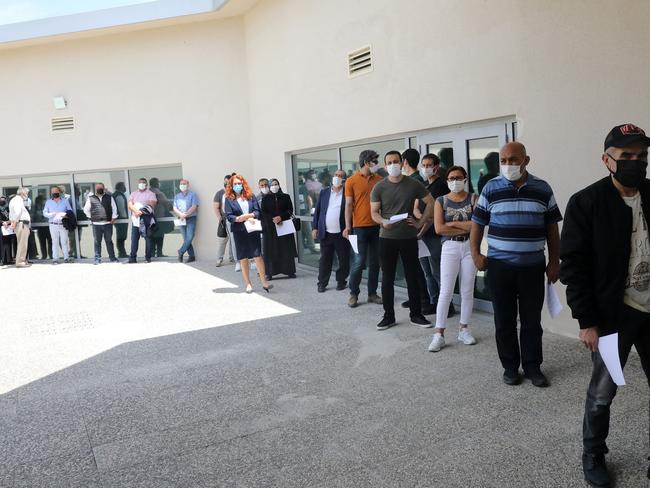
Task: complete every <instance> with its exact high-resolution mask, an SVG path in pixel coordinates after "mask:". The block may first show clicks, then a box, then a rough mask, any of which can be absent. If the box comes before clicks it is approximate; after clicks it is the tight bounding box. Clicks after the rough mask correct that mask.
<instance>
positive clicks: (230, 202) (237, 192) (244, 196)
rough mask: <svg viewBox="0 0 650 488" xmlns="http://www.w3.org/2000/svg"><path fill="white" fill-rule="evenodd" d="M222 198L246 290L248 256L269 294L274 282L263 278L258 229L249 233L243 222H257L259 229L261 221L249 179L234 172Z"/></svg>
mask: <svg viewBox="0 0 650 488" xmlns="http://www.w3.org/2000/svg"><path fill="white" fill-rule="evenodd" d="M225 197H226V198H225V208H224V213H225V215H226V218H227V219H228V222H230V224H231V231H232V238H233V239H234V240H235V251H236V252H237V259H238V260H239V264H240V265H241V271H242V276H243V278H244V284H245V285H246V293H252V292H253V285H252V283H251V279H250V269H249V265H248V260H249V259H254V260H255V266H256V267H257V272H258V273H259V275H260V281H261V282H262V288H264V290H265V291H266V292H267V293H268V292H269V290H270V289H271V288H273V285H271V284H269V283H268V281H267V279H266V270H265V269H264V261H263V260H262V250H261V243H260V241H261V239H260V231H259V230H256V231H253V230H252V229H250V230H251V232H249V228H247V227H246V225H252V224H257V225H258V227H259V228H261V225H260V222H258V219H259V218H260V206H259V203H258V202H257V198H255V195H253V192H252V191H251V189H250V187H249V186H248V182H247V181H246V180H245V179H244V177H243V176H241V175H234V176H233V177H232V178H230V179H229V180H228V183H227V184H226V190H225Z"/></svg>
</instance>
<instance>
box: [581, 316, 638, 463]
mask: <svg viewBox="0 0 650 488" xmlns="http://www.w3.org/2000/svg"><path fill="white" fill-rule="evenodd" d="M618 329H619V333H618V354H619V357H620V359H621V365H623V366H625V363H626V362H627V358H628V356H629V354H630V349H632V346H633V345H634V346H635V347H636V350H637V352H638V353H639V357H640V358H641V366H642V367H643V372H644V373H645V376H646V380H647V381H648V383H649V384H650V314H649V313H644V312H640V311H638V310H635V309H633V308H630V307H628V306H627V305H624V306H623V308H622V310H621V312H620V315H619V319H618ZM591 359H592V362H593V370H592V373H591V382H590V383H589V389H588V390H587V401H586V402H585V417H584V420H583V423H582V443H583V446H584V451H585V452H586V453H589V454H604V453H607V452H608V449H607V443H606V440H607V434H608V433H609V410H610V405H611V404H612V400H614V396H616V384H615V383H614V382H613V381H612V378H611V376H610V375H609V372H608V371H607V368H606V367H605V363H604V362H603V358H602V357H601V356H600V353H599V352H594V353H592V354H591Z"/></svg>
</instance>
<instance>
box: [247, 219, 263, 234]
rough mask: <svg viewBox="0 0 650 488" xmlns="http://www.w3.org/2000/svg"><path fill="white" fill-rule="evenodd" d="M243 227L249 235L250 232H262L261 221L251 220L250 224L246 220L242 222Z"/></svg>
mask: <svg viewBox="0 0 650 488" xmlns="http://www.w3.org/2000/svg"><path fill="white" fill-rule="evenodd" d="M244 227H246V230H247V231H248V233H249V234H250V233H251V232H262V221H261V220H257V219H253V221H252V222H251V221H250V220H247V221H246V222H244Z"/></svg>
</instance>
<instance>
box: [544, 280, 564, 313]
mask: <svg viewBox="0 0 650 488" xmlns="http://www.w3.org/2000/svg"><path fill="white" fill-rule="evenodd" d="M546 307H547V308H548V314H549V315H550V316H551V318H552V319H554V318H555V317H557V316H558V315H560V312H561V311H562V308H563V307H562V302H560V297H559V296H558V294H557V290H556V289H555V285H554V284H553V283H546Z"/></svg>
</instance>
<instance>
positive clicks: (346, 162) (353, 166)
mask: <svg viewBox="0 0 650 488" xmlns="http://www.w3.org/2000/svg"><path fill="white" fill-rule="evenodd" d="M404 144H405V139H392V140H390V141H381V142H373V143H372V144H360V145H357V146H348V147H344V148H341V163H342V165H343V169H344V170H345V172H346V173H347V174H348V176H352V174H354V173H355V172H356V171H357V170H358V169H359V155H360V154H361V152H362V151H365V150H366V149H372V150H374V151H375V152H376V153H377V154H379V163H380V164H381V165H382V166H383V158H384V154H386V153H387V152H388V151H399V152H403V151H404V150H406V149H407V148H406V146H405V145H404Z"/></svg>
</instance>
